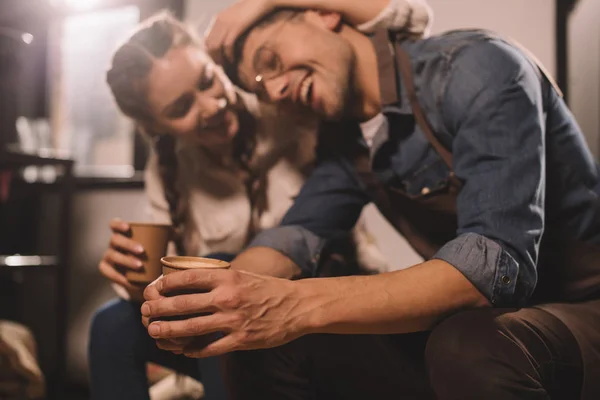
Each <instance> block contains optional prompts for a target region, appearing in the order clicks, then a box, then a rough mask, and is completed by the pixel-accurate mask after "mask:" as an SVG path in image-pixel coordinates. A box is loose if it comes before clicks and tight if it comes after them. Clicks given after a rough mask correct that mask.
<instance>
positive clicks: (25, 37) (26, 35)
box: [21, 33, 33, 44]
mask: <svg viewBox="0 0 600 400" xmlns="http://www.w3.org/2000/svg"><path fill="white" fill-rule="evenodd" d="M21 39H22V40H23V42H25V43H26V44H31V42H33V35H32V34H31V33H24V34H22V35H21Z"/></svg>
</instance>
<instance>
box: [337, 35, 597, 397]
mask: <svg viewBox="0 0 600 400" xmlns="http://www.w3.org/2000/svg"><path fill="white" fill-rule="evenodd" d="M373 44H374V45H375V50H376V52H377V57H378V61H379V79H380V82H386V85H381V96H382V104H384V105H387V104H393V103H396V102H397V101H398V100H399V99H400V85H399V82H397V84H396V85H395V86H394V85H391V84H388V82H392V81H393V82H396V79H397V77H398V71H399V72H400V77H401V79H402V84H403V85H404V89H405V91H406V93H407V95H408V99H409V101H410V105H411V109H412V112H413V115H414V118H415V121H416V123H417V124H418V126H419V127H420V129H421V131H422V132H423V134H424V135H425V137H426V138H427V140H428V141H429V143H430V144H431V146H432V147H433V148H434V149H435V151H436V152H437V153H438V154H439V156H440V157H441V159H442V160H443V161H444V163H445V164H446V165H447V167H448V168H449V170H450V171H452V170H453V169H452V153H451V151H450V150H449V149H447V148H446V147H445V146H444V145H443V144H442V143H441V142H440V141H439V140H438V138H437V136H436V135H435V134H434V131H433V129H432V127H431V125H430V124H429V122H428V120H427V117H426V115H425V114H424V112H423V109H422V108H421V106H420V104H419V100H418V98H417V94H416V90H415V87H414V81H413V76H412V68H411V62H410V59H409V56H408V54H407V53H406V51H405V50H403V49H402V47H401V46H400V43H399V41H396V40H393V37H392V36H390V34H388V32H386V31H384V32H378V33H377V34H375V36H374V37H373ZM517 47H518V48H521V46H518V45H517ZM524 54H525V55H526V56H528V55H529V53H528V52H526V51H525V52H524ZM528 57H529V56H528ZM530 61H531V62H532V63H534V64H535V65H538V66H539V71H540V78H542V77H545V78H546V79H548V81H549V82H550V83H551V84H553V85H554V86H555V87H556V85H555V84H554V81H553V80H552V79H551V78H550V77H549V76H547V74H546V72H545V70H544V68H543V67H541V66H540V65H539V63H538V62H537V61H536V60H535V59H534V58H530ZM556 90H557V93H559V95H560V93H561V92H560V90H558V88H556ZM390 125H391V124H390ZM338 143H339V142H338ZM353 158H354V163H355V170H356V173H357V174H358V175H359V177H360V179H361V180H362V182H363V183H364V184H365V186H366V188H367V191H368V192H369V194H370V195H371V197H372V198H373V200H374V202H375V204H376V205H377V207H378V208H379V210H380V211H381V213H382V214H383V215H384V216H385V217H386V219H387V220H388V221H389V222H390V223H391V224H392V225H393V226H394V227H395V228H396V230H397V231H398V232H399V233H401V234H402V235H403V236H404V238H405V239H406V240H407V241H408V243H409V244H410V245H411V246H412V247H413V248H414V249H415V251H416V252H417V253H419V254H420V255H421V256H422V257H423V258H424V259H425V260H428V259H430V258H432V257H433V256H434V254H435V253H436V252H437V251H438V250H439V249H440V248H441V247H442V246H443V245H444V244H445V243H447V242H448V241H450V240H452V239H454V238H455V237H456V230H457V208H456V201H457V196H458V193H459V192H460V189H461V187H462V183H461V181H460V180H459V179H457V178H456V177H455V176H454V174H453V173H452V172H451V173H450V175H449V177H448V179H447V181H446V182H445V183H444V184H443V185H440V187H438V188H437V189H435V190H432V191H430V192H428V193H423V194H422V195H419V196H410V195H409V194H407V193H404V192H403V191H401V190H397V189H394V188H391V187H387V186H384V185H383V184H382V183H381V182H380V181H379V179H378V178H377V177H376V176H375V174H374V173H373V172H372V170H371V165H370V157H369V154H368V153H367V152H364V151H363V152H360V153H359V154H357V153H356V152H355V153H354V155H353ZM596 207H597V209H598V212H597V213H596V215H598V216H600V201H597V202H596ZM597 226H599V227H600V221H598V224H597ZM538 272H539V279H538V284H537V286H536V289H535V291H534V295H533V296H532V300H531V303H530V304H531V305H532V306H534V307H538V308H541V309H544V310H546V311H547V312H549V313H551V314H552V315H554V316H556V317H558V318H559V319H560V320H561V321H562V322H563V323H565V324H566V325H567V326H568V327H569V329H570V330H571V331H572V333H573V335H574V336H575V338H576V340H577V342H578V343H579V346H580V348H581V353H582V358H583V364H584V371H585V377H584V383H583V391H582V399H584V400H598V399H600V384H599V383H598V380H600V300H598V299H600V246H599V245H596V244H590V243H584V242H578V241H571V242H570V243H569V242H567V241H565V239H560V240H553V239H552V238H544V239H543V240H542V244H541V245H540V259H539V261H538Z"/></svg>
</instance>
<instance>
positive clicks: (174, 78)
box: [146, 46, 239, 146]
mask: <svg viewBox="0 0 600 400" xmlns="http://www.w3.org/2000/svg"><path fill="white" fill-rule="evenodd" d="M146 85H147V95H148V99H147V101H148V106H149V107H150V112H151V114H152V117H153V122H154V123H156V124H157V128H158V131H159V132H160V133H167V134H172V135H175V136H179V137H185V138H186V139H192V140H194V141H197V142H199V143H201V144H203V145H206V146H218V145H223V144H227V143H229V142H230V141H231V140H232V139H233V137H235V135H236V134H237V132H238V130H239V121H238V117H237V114H236V112H235V110H234V109H233V107H231V105H232V104H233V103H234V102H235V100H236V95H235V92H234V90H233V86H232V85H231V83H230V81H229V80H228V79H227V77H226V76H225V74H224V73H223V72H222V70H221V68H219V67H217V66H216V65H215V64H214V63H213V62H212V60H211V59H210V58H209V57H208V56H207V55H206V53H205V52H204V51H202V50H201V49H199V48H198V47H195V46H182V47H176V48H173V49H171V50H169V52H167V53H166V54H165V56H164V57H162V58H160V59H157V60H156V61H155V62H154V65H153V67H152V70H151V71H150V74H149V75H148V78H147V81H146Z"/></svg>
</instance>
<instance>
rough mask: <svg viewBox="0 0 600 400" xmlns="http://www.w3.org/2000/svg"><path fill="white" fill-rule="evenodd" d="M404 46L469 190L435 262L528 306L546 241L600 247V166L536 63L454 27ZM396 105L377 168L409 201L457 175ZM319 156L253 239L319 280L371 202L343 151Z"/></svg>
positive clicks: (424, 102) (492, 297)
mask: <svg viewBox="0 0 600 400" xmlns="http://www.w3.org/2000/svg"><path fill="white" fill-rule="evenodd" d="M402 47H403V48H404V49H405V50H406V51H407V53H408V54H409V55H410V58H411V64H412V70H413V75H414V82H415V87H416V90H417V95H418V98H419V102H420V103H421V107H422V108H423V109H424V112H425V114H426V115H427V118H428V119H429V122H430V124H431V125H432V127H433V130H434V132H435V133H436V135H437V137H438V139H439V140H440V141H441V142H442V143H443V144H444V145H445V146H446V147H447V148H448V149H450V150H451V151H452V154H453V165H452V169H453V171H454V173H455V175H456V176H457V177H458V178H459V179H460V180H461V181H462V182H463V188H462V190H461V192H460V193H459V195H458V199H457V215H458V229H457V231H456V236H455V238H454V239H452V240H450V241H449V242H447V243H446V244H445V245H443V246H442V247H441V248H440V249H439V251H438V252H437V254H436V255H435V256H434V258H437V259H441V260H444V261H446V262H448V263H449V264H451V265H453V266H454V267H455V268H457V269H458V270H459V271H460V272H461V273H462V274H463V275H464V276H465V277H466V278H467V279H469V280H470V281H471V282H472V283H473V284H474V286H475V287H477V288H478V289H479V290H480V291H481V293H483V294H484V295H485V296H486V297H487V298H488V300H489V301H490V302H491V304H493V305H494V306H514V305H523V304H525V303H526V302H527V299H528V298H529V297H530V296H531V294H532V292H533V290H534V288H535V286H536V282H537V277H538V273H537V272H538V271H537V268H538V267H540V268H542V267H543V266H539V265H538V260H539V258H540V252H541V251H545V250H544V246H541V245H540V244H541V242H542V238H543V237H545V236H549V237H552V238H553V240H555V242H553V243H556V242H558V243H560V242H561V241H562V240H565V241H567V240H583V241H592V242H600V222H599V221H600V216H599V215H598V211H597V210H598V207H596V206H595V205H596V204H598V193H597V191H595V188H596V187H598V185H599V177H598V169H597V165H596V164H595V162H594V160H593V157H592V155H591V153H590V151H589V149H588V147H587V145H586V143H585V140H584V137H583V134H582V132H581V131H580V129H579V127H578V125H577V123H576V122H575V120H574V118H573V116H572V115H571V113H570V112H569V110H568V108H567V107H566V105H565V103H564V102H563V100H562V98H561V97H560V96H559V94H558V93H557V92H556V91H555V90H554V88H553V86H552V85H551V84H550V82H549V81H548V80H547V79H546V78H545V77H544V76H543V75H542V74H541V73H540V70H539V69H538V67H537V66H536V65H535V64H534V63H533V62H532V61H530V60H529V59H528V58H527V56H525V54H524V53H523V52H522V51H521V50H519V49H518V48H516V47H515V46H513V45H511V44H509V43H507V42H506V41H504V40H502V39H500V38H498V37H497V36H495V35H494V34H491V33H488V32H484V31H455V32H450V33H447V34H443V35H440V36H435V37H431V38H428V39H425V40H422V41H417V42H404V43H403V44H402ZM386 84H390V83H389V82H382V85H386ZM400 98H401V101H400V102H399V103H397V104H393V105H390V106H387V107H384V109H383V113H384V115H385V116H386V118H388V125H389V132H384V133H383V136H381V135H379V137H378V138H375V139H374V140H373V144H372V146H371V149H370V150H371V157H372V167H373V170H374V171H375V172H376V174H378V175H379V176H380V178H381V179H382V181H383V183H384V184H385V185H389V186H392V187H395V188H397V189H400V190H403V191H405V192H406V193H407V194H409V195H412V196H427V195H435V191H436V189H437V188H439V187H440V185H443V184H444V182H445V181H446V180H447V179H448V176H449V174H450V172H451V171H450V170H449V168H448V167H447V166H446V165H445V164H444V162H443V161H442V160H441V158H440V156H439V155H438V154H437V153H436V152H435V150H434V149H433V148H432V146H431V145H430V144H429V142H428V141H427V139H426V138H425V136H424V134H423V133H422V132H421V130H420V129H419V127H418V126H415V123H414V119H412V116H411V110H410V106H409V103H408V101H407V100H406V94H405V93H404V92H403V91H402V93H401V96H400ZM344 139H345V140H358V141H363V138H361V137H353V136H352V135H350V134H349V135H348V137H347V138H344ZM363 142H364V141H363ZM318 157H319V164H318V165H317V167H316V169H315V170H314V172H313V174H312V176H311V177H310V178H309V180H308V181H307V183H306V184H305V186H304V187H303V189H302V191H301V193H300V194H299V196H298V198H297V199H296V201H295V203H294V205H293V206H292V208H291V209H290V210H289V211H288V214H287V215H286V217H285V218H284V220H283V223H282V225H281V226H280V227H277V228H274V229H271V230H269V231H266V232H263V233H262V234H260V235H259V236H257V237H256V238H255V240H254V241H253V242H252V243H251V246H255V247H256V246H266V247H271V248H273V249H276V250H278V251H280V252H282V253H283V254H285V255H287V256H288V257H290V258H291V259H292V260H293V261H294V262H295V263H296V264H297V265H298V266H299V267H300V268H301V269H302V271H303V273H304V276H315V275H316V274H317V273H318V266H319V256H320V253H321V251H322V250H323V249H324V248H325V246H327V243H328V240H331V239H332V238H335V237H338V236H339V235H343V234H344V232H348V231H349V230H350V229H351V228H352V226H353V225H354V223H355V221H356V220H357V218H358V216H359V215H360V212H361V210H362V208H363V207H364V206H365V205H366V204H367V203H368V202H369V201H371V198H370V197H369V195H368V193H366V191H365V188H364V186H363V185H362V183H361V181H360V180H359V179H358V178H357V177H356V175H355V173H354V171H353V168H352V165H351V161H350V160H349V159H348V158H347V157H345V156H344V154H343V153H340V152H335V151H330V150H328V149H321V151H320V153H319V155H318Z"/></svg>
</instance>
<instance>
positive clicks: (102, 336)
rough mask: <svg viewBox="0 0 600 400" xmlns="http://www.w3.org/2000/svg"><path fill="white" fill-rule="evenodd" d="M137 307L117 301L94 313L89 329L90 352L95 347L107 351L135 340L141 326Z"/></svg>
mask: <svg viewBox="0 0 600 400" xmlns="http://www.w3.org/2000/svg"><path fill="white" fill-rule="evenodd" d="M139 307H140V306H139V305H138V304H134V303H131V302H129V301H126V300H122V299H119V300H114V301H111V302H110V303H107V304H106V305H104V306H102V307H101V308H100V309H99V310H98V311H96V313H95V314H94V316H93V318H92V324H91V329H90V351H93V350H94V348H96V347H97V348H100V349H101V350H102V351H108V350H109V349H113V348H118V347H119V346H121V345H123V344H126V343H129V342H131V341H133V340H135V339H134V336H135V335H137V332H138V331H140V330H141V328H142V326H143V325H142V322H141V313H140V310H139ZM128 338H130V339H128Z"/></svg>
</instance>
